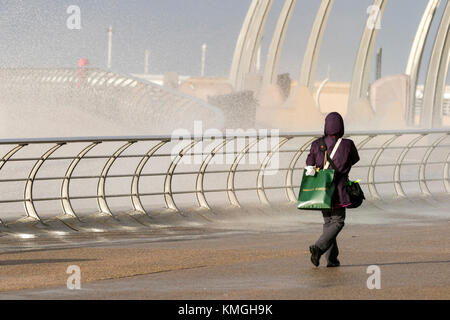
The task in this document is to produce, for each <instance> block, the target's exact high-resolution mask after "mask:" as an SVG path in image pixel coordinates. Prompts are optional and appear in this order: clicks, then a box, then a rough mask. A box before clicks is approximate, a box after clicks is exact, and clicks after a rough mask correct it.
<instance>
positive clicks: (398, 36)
mask: <svg viewBox="0 0 450 320" xmlns="http://www.w3.org/2000/svg"><path fill="white" fill-rule="evenodd" d="M250 2H251V0H122V1H121V0H53V1H49V0H0V67H24V66H31V67H74V66H76V64H77V61H78V59H79V58H81V57H86V58H88V59H89V60H90V62H91V65H92V66H94V67H99V68H105V67H106V56H107V53H106V52H107V33H106V30H107V28H108V26H109V25H112V26H113V28H114V36H113V37H114V39H113V61H112V65H113V70H115V71H118V72H121V73H141V72H143V69H144V51H145V49H146V48H149V49H150V51H151V58H150V72H151V73H164V72H167V71H177V72H179V73H181V74H186V75H198V74H199V73H200V56H201V49H200V48H201V45H202V43H207V45H208V51H207V67H206V74H207V75H208V76H227V75H228V73H229V68H230V64H231V59H232V55H233V50H234V46H235V43H236V39H237V36H238V34H239V31H240V28H241V25H242V22H243V19H244V17H245V14H246V12H247V9H248V7H249V5H250ZM372 2H373V1H371V0H336V1H335V5H334V7H333V10H332V13H331V16H330V19H329V23H328V28H327V31H326V34H325V37H324V42H323V45H322V51H321V55H320V60H319V68H318V70H317V77H318V78H319V79H321V78H323V77H325V76H326V74H327V70H328V68H330V73H331V79H332V80H340V81H349V80H350V79H351V74H352V68H353V61H354V58H355V55H356V51H357V48H358V44H359V40H360V39H361V34H362V31H363V27H364V24H365V21H366V19H367V13H366V11H367V8H368V6H369V5H371V4H372ZM427 2H428V1H427V0H390V1H389V3H388V6H387V10H386V13H385V16H384V19H383V22H382V28H381V30H380V33H379V37H378V40H377V48H379V47H380V46H382V47H383V53H384V60H383V75H388V74H396V73H403V72H404V69H405V65H406V60H407V58H408V54H409V50H410V47H411V42H412V39H413V37H414V34H415V32H416V28H417V24H418V22H419V21H420V18H421V16H422V13H423V10H424V8H425V6H426V4H427ZM283 3H284V0H274V5H273V7H272V11H271V13H270V15H269V18H268V22H267V25H266V30H265V35H264V39H263V44H262V53H263V62H264V56H265V54H266V52H267V48H268V44H269V42H270V39H271V36H272V33H273V29H274V27H275V24H276V20H277V17H278V14H279V13H280V10H281V7H282V5H283ZM319 4H320V0H298V1H297V6H296V8H295V11H294V14H293V17H292V20H291V23H290V25H289V30H288V33H287V38H286V43H285V49H284V52H283V55H282V58H281V66H280V68H281V70H280V72H289V73H290V74H291V76H292V77H293V78H297V77H298V75H299V72H300V66H301V61H302V58H303V52H304V49H305V44H306V42H307V39H308V36H309V32H310V30H311V25H312V23H313V21H314V18H315V15H316V11H317V9H318V7H319ZM70 5H77V6H79V7H80V10H81V30H70V29H68V28H67V26H66V21H67V19H68V17H69V14H67V13H66V10H67V8H68V7H69V6H70ZM444 5H445V1H442V3H441V5H440V8H439V11H438V13H437V16H436V18H435V20H434V23H433V30H432V36H431V37H430V38H429V39H428V43H427V53H426V56H425V61H427V59H428V55H429V50H430V47H431V45H432V43H433V38H434V34H435V32H436V27H437V24H438V22H439V20H440V16H441V14H442V12H443V8H444ZM422 75H423V72H422Z"/></svg>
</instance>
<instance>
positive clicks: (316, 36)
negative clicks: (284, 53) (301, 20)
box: [299, 0, 334, 92]
mask: <svg viewBox="0 0 450 320" xmlns="http://www.w3.org/2000/svg"><path fill="white" fill-rule="evenodd" d="M333 4H334V0H322V3H321V4H320V7H319V10H318V12H317V15H316V18H315V20H314V24H313V27H312V30H311V33H310V35H309V40H308V44H307V47H306V51H305V55H304V57H303V62H302V67H301V72H300V77H299V84H300V85H301V86H305V87H308V88H309V89H310V91H311V92H312V90H313V88H314V76H315V72H316V67H317V62H318V59H319V53H320V47H321V45H322V39H323V35H324V34H325V29H326V26H327V21H328V17H329V16H330V12H331V10H332V8H333Z"/></svg>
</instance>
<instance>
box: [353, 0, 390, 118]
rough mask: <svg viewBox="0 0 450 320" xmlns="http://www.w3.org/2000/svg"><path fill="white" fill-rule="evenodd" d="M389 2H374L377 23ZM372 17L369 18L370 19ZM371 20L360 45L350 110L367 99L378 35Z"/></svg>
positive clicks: (354, 68) (365, 27)
mask: <svg viewBox="0 0 450 320" xmlns="http://www.w3.org/2000/svg"><path fill="white" fill-rule="evenodd" d="M387 3H388V0H374V2H373V7H374V8H377V10H378V12H377V15H376V17H375V18H376V21H381V19H382V18H383V14H384V10H385V9H386V5H387ZM371 18H372V17H370V16H369V19H371ZM368 22H369V20H367V23H366V24H365V26H364V32H363V35H362V38H361V42H360V44H359V49H358V53H357V56H356V60H355V66H354V67H353V76H352V82H351V84H350V94H349V98H348V107H347V109H348V108H351V106H352V105H354V104H355V103H356V102H357V101H358V100H359V99H361V98H365V97H367V92H368V89H369V76H370V68H371V62H372V58H373V55H374V49H375V41H376V38H377V35H378V29H377V26H370V25H369V23H368Z"/></svg>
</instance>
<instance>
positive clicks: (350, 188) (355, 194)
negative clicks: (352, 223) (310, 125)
mask: <svg viewBox="0 0 450 320" xmlns="http://www.w3.org/2000/svg"><path fill="white" fill-rule="evenodd" d="M319 149H320V151H321V152H323V153H325V151H326V150H327V145H326V144H325V137H322V138H320V139H319ZM327 160H328V162H329V163H330V165H331V167H332V168H333V170H334V171H335V172H339V170H338V169H337V167H336V165H335V164H334V162H333V160H332V159H327ZM344 178H345V177H342V178H341V179H344ZM336 184H337V182H336ZM344 187H345V189H346V191H347V193H348V195H349V196H350V202H351V205H349V206H348V207H346V208H349V209H354V208H358V207H359V206H360V205H361V204H362V203H363V201H364V200H365V199H366V197H365V196H364V192H363V190H362V189H361V186H360V185H359V183H358V182H356V181H350V180H348V179H347V181H345V184H344Z"/></svg>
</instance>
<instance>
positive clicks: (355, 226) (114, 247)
mask: <svg viewBox="0 0 450 320" xmlns="http://www.w3.org/2000/svg"><path fill="white" fill-rule="evenodd" d="M400 207H401V206H399V208H400ZM374 214H375V211H374V210H372V211H371V210H366V211H359V212H358V211H352V212H351V211H349V214H348V218H347V220H346V226H345V227H344V229H343V231H342V233H341V234H340V235H339V238H338V241H339V247H340V251H341V254H340V257H339V258H340V260H341V264H342V265H341V267H339V268H327V267H326V266H325V263H326V261H325V258H324V257H322V259H321V265H320V266H319V268H316V267H314V266H313V265H312V264H311V262H310V254H309V251H308V246H309V245H310V244H311V243H313V242H314V241H315V240H316V238H317V237H318V236H319V235H320V232H321V228H322V225H321V217H320V213H319V214H318V215H317V214H316V215H314V214H312V213H305V215H304V216H300V220H304V223H299V222H298V221H299V220H295V224H294V223H291V224H290V226H289V227H288V219H287V218H285V219H286V220H283V221H284V224H281V223H280V224H279V225H277V224H276V223H274V224H273V225H272V227H270V225H265V227H263V225H262V224H261V225H260V226H259V227H258V228H257V227H255V228H244V227H243V226H242V228H241V229H240V230H237V229H236V228H234V229H233V228H232V227H231V224H230V225H229V227H228V228H225V226H227V224H226V223H223V224H222V225H221V226H222V227H223V228H222V229H216V230H213V229H200V228H199V229H198V230H196V229H195V228H191V229H189V230H187V229H186V230H185V232H183V229H182V228H181V229H179V230H177V232H173V233H172V234H166V235H163V234H160V235H154V236H153V237H145V235H144V233H141V234H140V237H128V238H122V239H118V238H114V237H113V236H112V235H111V237H110V238H108V236H107V235H103V237H104V238H103V241H97V242H86V243H85V244H84V245H79V246H78V247H64V246H62V245H61V243H59V244H58V246H54V247H49V246H41V247H40V248H34V249H33V250H30V248H27V249H26V250H23V249H16V250H9V251H8V250H3V251H2V253H1V254H0V270H1V274H0V275H1V279H2V281H1V282H0V299H449V298H450V268H449V267H450V245H449V244H450V232H449V230H450V219H449V218H448V215H438V214H436V212H434V211H432V210H429V212H428V213H427V212H424V211H422V214H418V213H417V212H416V211H412V210H410V211H409V212H406V211H402V210H400V209H398V210H397V212H396V213H394V212H391V211H386V210H385V211H379V212H378V215H377V216H376V217H375V216H374ZM272 218H273V217H272ZM265 219H266V222H267V223H269V220H268V219H267V216H266V217H265ZM280 220H282V217H280ZM273 221H277V219H274V220H273ZM293 221H294V220H293ZM229 223H231V222H229ZM248 223H249V224H248V225H247V226H249V225H251V223H250V222H249V221H248ZM241 225H242V223H241ZM283 225H284V227H283ZM200 231H201V232H200ZM108 239H109V240H110V241H108ZM114 239H115V240H116V241H114ZM72 244H73V243H72ZM3 249H5V247H3ZM71 265H76V266H79V267H80V272H81V279H80V283H81V289H80V290H69V289H68V288H67V279H68V278H69V276H71V274H68V273H67V272H66V271H67V268H68V267H69V266H71ZM372 265H376V266H378V267H379V270H380V278H379V280H380V289H369V288H368V286H367V282H368V279H369V277H371V276H372V273H368V268H369V266H372Z"/></svg>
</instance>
